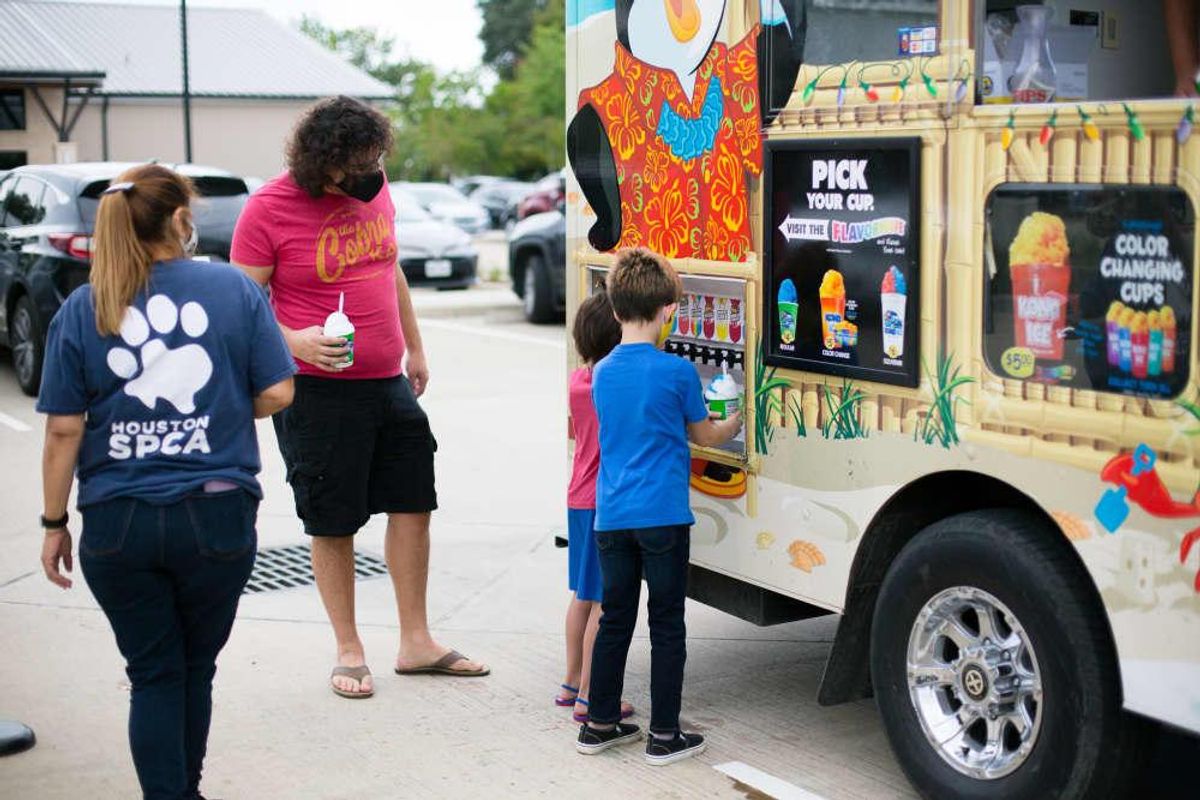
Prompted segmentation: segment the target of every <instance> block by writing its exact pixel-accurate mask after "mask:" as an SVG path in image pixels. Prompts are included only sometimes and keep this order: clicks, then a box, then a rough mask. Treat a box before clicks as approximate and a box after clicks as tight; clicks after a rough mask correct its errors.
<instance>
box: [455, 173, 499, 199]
mask: <svg viewBox="0 0 1200 800" xmlns="http://www.w3.org/2000/svg"><path fill="white" fill-rule="evenodd" d="M502 181H504V178H499V177H497V176H495V175H468V176H466V177H465V178H454V179H452V180H451V181H450V185H451V186H453V187H454V188H455V189H458V190H459V191H460V192H462V193H463V194H464V195H466V196H467V197H470V196H471V195H472V194H474V193H475V192H476V190H478V189H480V188H482V187H484V186H487V185H488V184H489V183H500V182H502Z"/></svg>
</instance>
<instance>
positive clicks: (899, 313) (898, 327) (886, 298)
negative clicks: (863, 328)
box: [879, 265, 908, 358]
mask: <svg viewBox="0 0 1200 800" xmlns="http://www.w3.org/2000/svg"><path fill="white" fill-rule="evenodd" d="M879 302H880V304H881V305H882V306H883V352H884V355H886V356H887V357H888V358H900V357H901V356H902V355H904V310H905V307H906V306H907V305H908V283H907V282H906V281H905V280H904V273H903V272H901V271H900V269H899V268H898V267H896V266H895V265H892V266H891V267H889V268H888V271H887V272H886V273H884V276H883V283H882V285H881V286H880V287H879Z"/></svg>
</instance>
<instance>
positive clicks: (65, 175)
mask: <svg viewBox="0 0 1200 800" xmlns="http://www.w3.org/2000/svg"><path fill="white" fill-rule="evenodd" d="M132 166H134V165H133V164H120V163H112V162H103V163H83V164H55V165H47V166H26V167H18V168H17V169H15V170H13V171H12V172H10V173H9V174H8V175H7V176H6V177H4V178H3V179H2V180H0V344H3V345H6V346H8V347H9V348H10V349H11V350H12V353H13V362H14V365H15V366H16V372H17V382H18V383H19V384H20V386H21V390H22V391H24V392H25V393H26V394H29V395H36V394H37V391H38V386H39V385H40V384H41V377H42V356H43V353H44V352H45V338H46V328H47V326H48V325H49V324H50V320H51V318H53V316H54V314H55V312H56V311H58V307H59V306H60V305H62V302H63V300H65V299H66V297H67V295H69V294H70V293H71V292H72V291H74V290H75V289H76V288H78V287H79V286H81V285H83V284H84V283H87V280H88V270H89V268H90V262H91V255H92V230H93V227H94V225H95V221H96V209H97V208H98V207H99V204H100V193H101V192H103V191H104V190H105V189H106V188H107V187H108V184H109V182H110V181H111V180H112V179H113V178H115V177H116V176H117V175H119V174H121V173H122V172H124V171H125V170H126V169H128V168H129V167H132ZM174 169H177V170H179V172H181V173H183V174H184V175H187V176H188V177H190V178H191V179H192V181H193V183H194V184H195V186H196V191H197V192H198V193H199V195H200V198H199V199H198V200H197V201H196V202H195V204H194V205H193V211H194V213H195V217H196V227H197V228H199V230H200V244H199V248H198V251H197V253H198V255H200V256H201V257H207V258H217V259H222V260H225V261H228V260H229V245H230V242H231V241H232V240H233V227H234V224H235V223H236V222H237V218H238V215H239V214H240V213H241V211H242V206H244V205H245V203H246V198H247V197H248V194H247V191H246V184H245V182H244V181H242V179H241V178H239V177H237V176H236V175H234V174H232V173H230V172H225V171H224V170H219V169H214V168H210V167H200V166H196V165H192V164H185V165H181V166H176V167H174Z"/></svg>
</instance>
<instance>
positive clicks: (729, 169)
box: [567, 0, 1200, 798]
mask: <svg viewBox="0 0 1200 800" xmlns="http://www.w3.org/2000/svg"><path fill="white" fill-rule="evenodd" d="M567 16H568V20H567V72H568V108H567V125H568V136H567V139H568V155H569V161H570V167H571V169H570V170H569V177H568V198H567V224H568V232H567V236H568V240H567V252H568V257H567V280H568V292H567V296H568V306H569V308H573V307H574V306H575V305H577V304H578V302H579V301H580V300H581V299H582V298H583V297H584V296H586V295H587V293H588V292H590V291H592V290H593V289H594V288H595V287H596V286H599V285H601V284H602V283H603V281H604V276H605V273H606V271H607V270H608V269H609V268H610V267H611V265H612V262H613V259H614V253H616V252H617V251H619V250H620V249H622V248H625V247H631V246H643V247H648V248H651V249H652V250H654V251H656V252H658V253H659V254H661V255H663V256H664V257H666V258H667V259H669V260H670V261H671V262H672V263H673V264H674V266H675V268H676V269H677V270H678V271H679V272H680V274H681V275H682V281H683V296H682V297H681V300H680V304H679V310H678V312H677V314H676V315H675V321H674V324H673V329H672V332H671V336H670V338H669V340H668V341H667V343H666V348H667V350H668V351H669V352H672V353H675V354H677V355H678V356H679V357H681V358H686V359H689V360H690V361H692V362H693V363H694V364H695V366H696V369H697V372H698V374H699V376H700V379H701V381H702V382H703V383H704V384H705V385H706V386H707V385H709V384H710V383H711V382H712V381H713V379H714V378H715V376H716V375H717V374H718V373H724V372H728V373H729V374H731V375H732V377H733V379H734V381H735V383H736V385H737V386H738V387H739V388H740V390H741V394H742V396H743V398H744V405H745V411H746V414H745V422H746V424H745V430H744V432H743V434H742V436H740V437H739V438H738V439H737V440H735V441H734V442H732V443H730V445H729V446H727V447H725V448H721V449H702V448H696V449H695V450H694V452H693V462H692V475H691V488H692V504H693V508H694V511H695V513H696V517H697V524H696V527H695V528H694V529H693V534H692V550H691V561H692V576H691V588H690V592H691V595H692V596H693V597H694V598H695V599H697V600H700V601H702V602H704V603H707V604H710V605H713V606H715V607H717V608H721V609H723V610H726V611H728V612H730V613H733V614H736V615H738V616H739V617H742V618H745V619H746V620H749V621H751V622H754V623H756V624H760V625H769V624H773V623H778V622H784V621H788V620H793V619H798V618H803V617H808V616H813V615H816V614H823V613H833V614H840V615H841V621H840V625H839V627H838V632H837V636H836V640H835V642H834V644H833V647H832V651H831V653H830V656H829V663H828V666H827V668H826V670H825V674H824V678H823V681H822V683H821V686H820V690H819V699H820V701H821V702H822V703H827V704H832V703H839V702H843V701H847V700H853V699H858V698H863V697H867V696H871V695H874V697H875V698H876V701H877V703H878V706H879V709H880V712H881V715H882V718H883V724H884V725H885V726H886V729H887V733H888V735H889V738H890V741H891V743H892V746H893V749H894V751H895V753H896V756H897V758H898V760H899V762H900V764H901V765H902V767H903V768H904V770H905V771H906V773H907V774H908V776H909V778H910V779H911V780H912V782H913V784H914V785H915V786H916V787H917V788H918V789H919V790H920V791H921V792H922V793H923V794H925V795H926V796H929V797H939V798H941V797H947V798H958V797H980V798H993V797H994V798H1047V797H1069V798H1083V797H1089V798H1090V797H1112V796H1119V795H1120V793H1121V786H1122V783H1121V781H1122V779H1123V777H1124V776H1125V775H1127V774H1128V773H1129V772H1130V764H1131V762H1132V760H1133V754H1134V753H1136V752H1137V750H1138V747H1137V746H1136V745H1137V740H1138V739H1139V738H1140V735H1141V734H1142V732H1144V730H1145V729H1146V728H1147V727H1149V726H1148V723H1147V720H1152V721H1156V722H1160V723H1165V724H1168V725H1171V726H1175V727H1177V728H1180V729H1184V730H1186V731H1190V732H1197V733H1200V496H1198V495H1197V488H1198V487H1200V461H1198V459H1200V385H1198V382H1200V368H1198V365H1197V359H1196V351H1195V350H1194V349H1193V348H1192V342H1193V341H1194V340H1195V338H1196V325H1195V317H1196V313H1195V309H1196V229H1195V224H1196V205H1197V200H1198V193H1200V135H1193V133H1192V125H1193V105H1192V103H1191V102H1190V101H1188V100H1181V99H1172V98H1171V95H1172V94H1173V93H1174V91H1175V87H1176V78H1175V74H1174V71H1173V70H1172V65H1171V60H1170V57H1169V53H1168V47H1167V35H1166V21H1165V20H1164V19H1163V16H1162V9H1161V7H1160V4H1158V3H1144V2H1134V0H1111V2H1107V3H1101V4H1097V3H1094V2H1079V3H1065V2H1047V3H1045V4H1044V5H1029V6H1021V5H1020V4H1016V3H1012V2H993V0H988V2H984V1H983V0H975V2H968V1H967V0H943V2H933V1H931V0H926V1H923V0H904V1H903V2H895V0H879V1H878V2H871V1H870V0H855V2H848V1H839V0H808V1H807V2H805V0H729V2H724V1H723V0H615V2H614V0H607V1H606V0H570V1H569V2H568V3H567ZM1118 21H1119V22H1120V26H1121V27H1118V26H1117V22H1118ZM571 358H572V363H574V356H572V357H571Z"/></svg>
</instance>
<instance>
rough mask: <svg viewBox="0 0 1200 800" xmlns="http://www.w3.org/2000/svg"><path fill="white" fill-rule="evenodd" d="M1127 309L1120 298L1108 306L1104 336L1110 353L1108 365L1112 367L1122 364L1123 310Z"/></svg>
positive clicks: (1106, 349)
mask: <svg viewBox="0 0 1200 800" xmlns="http://www.w3.org/2000/svg"><path fill="white" fill-rule="evenodd" d="M1124 310H1125V304H1124V303H1122V302H1121V301H1120V300H1113V301H1112V305H1110V306H1109V307H1108V313H1107V314H1106V315H1105V316H1104V338H1105V342H1106V343H1107V347H1106V348H1105V351H1106V352H1107V354H1108V365H1109V366H1110V367H1118V366H1120V365H1121V322H1120V320H1121V312H1122V311H1124Z"/></svg>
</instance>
